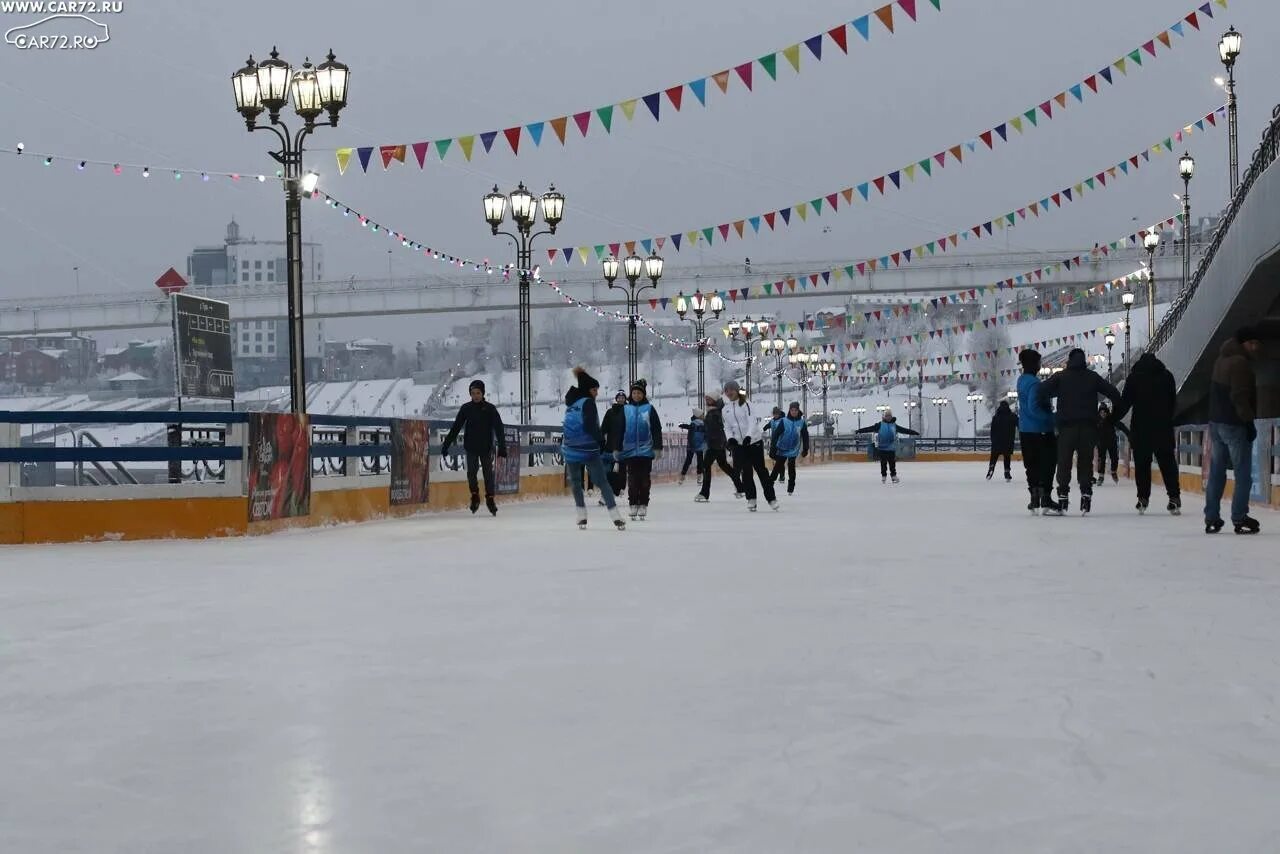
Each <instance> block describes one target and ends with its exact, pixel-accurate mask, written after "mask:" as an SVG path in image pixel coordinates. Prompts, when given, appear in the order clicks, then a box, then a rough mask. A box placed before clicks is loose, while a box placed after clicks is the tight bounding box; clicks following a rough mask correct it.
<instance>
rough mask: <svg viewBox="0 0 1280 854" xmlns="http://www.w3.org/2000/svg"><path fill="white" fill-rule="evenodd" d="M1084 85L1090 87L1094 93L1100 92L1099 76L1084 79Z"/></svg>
mask: <svg viewBox="0 0 1280 854" xmlns="http://www.w3.org/2000/svg"><path fill="white" fill-rule="evenodd" d="M1084 85H1086V86H1088V87H1089V88H1090V89H1092V90H1093V91H1094V92H1097V91H1098V75H1096V74H1090V75H1089V76H1088V77H1086V78H1085V79H1084Z"/></svg>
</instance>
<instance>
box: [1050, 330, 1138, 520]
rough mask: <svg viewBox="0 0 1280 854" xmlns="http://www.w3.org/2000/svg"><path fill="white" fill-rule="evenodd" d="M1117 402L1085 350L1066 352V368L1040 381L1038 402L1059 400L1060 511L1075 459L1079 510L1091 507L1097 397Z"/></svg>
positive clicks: (1112, 388)
mask: <svg viewBox="0 0 1280 854" xmlns="http://www.w3.org/2000/svg"><path fill="white" fill-rule="evenodd" d="M1099 395H1103V396H1105V397H1107V398H1109V399H1110V400H1111V402H1112V403H1119V402H1120V392H1118V391H1116V388H1115V386H1113V385H1112V384H1111V383H1109V382H1107V381H1106V380H1104V379H1103V378H1102V377H1100V376H1098V374H1097V373H1095V372H1094V371H1093V370H1091V369H1090V368H1089V365H1088V363H1087V362H1086V360H1085V356H1084V350H1081V349H1080V348H1079V347H1077V348H1075V349H1074V350H1072V351H1071V352H1070V353H1068V354H1067V367H1066V369H1065V370H1061V371H1058V372H1057V373H1056V374H1054V375H1053V376H1051V377H1049V379H1047V380H1045V381H1044V382H1043V383H1041V384H1040V389H1039V398H1040V403H1041V404H1043V405H1044V406H1045V407H1048V406H1049V401H1050V400H1052V399H1054V398H1057V399H1058V411H1057V414H1056V416H1055V421H1056V423H1057V426H1058V505H1059V506H1060V507H1061V508H1062V511H1063V512H1066V510H1067V504H1068V502H1069V500H1070V497H1071V465H1072V458H1073V457H1074V458H1075V468H1076V480H1077V483H1078V484H1079V485H1080V512H1081V513H1088V512H1089V511H1090V510H1091V509H1092V508H1093V451H1094V447H1095V446H1096V445H1097V441H1098V396H1099Z"/></svg>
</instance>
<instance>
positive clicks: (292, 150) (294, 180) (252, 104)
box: [231, 47, 351, 414]
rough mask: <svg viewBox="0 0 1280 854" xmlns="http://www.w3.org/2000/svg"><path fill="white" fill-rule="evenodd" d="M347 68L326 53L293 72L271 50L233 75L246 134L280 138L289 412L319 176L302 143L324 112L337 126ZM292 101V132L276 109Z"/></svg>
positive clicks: (303, 387) (299, 364) (295, 388)
mask: <svg viewBox="0 0 1280 854" xmlns="http://www.w3.org/2000/svg"><path fill="white" fill-rule="evenodd" d="M350 79H351V70H350V69H349V68H347V66H346V65H343V64H342V63H341V62H338V61H337V59H336V58H335V57H334V55H333V51H329V55H328V57H327V58H326V59H325V61H324V62H322V63H320V65H318V66H316V67H312V65H311V61H310V60H309V59H307V60H304V61H303V63H302V67H301V68H299V69H297V70H296V71H294V70H293V68H292V67H291V66H290V65H289V63H288V62H286V61H285V60H283V59H281V58H280V54H279V53H277V52H276V49H275V48H274V47H273V48H272V49H271V58H270V59H266V60H263V62H261V63H255V62H254V61H253V57H252V56H251V57H249V61H248V63H246V64H245V67H244V68H242V69H240V70H239V71H237V72H236V73H235V74H233V75H231V90H232V93H233V94H234V95H235V99H236V111H237V112H239V113H240V115H241V116H242V117H243V118H244V123H245V127H247V128H248V129H249V130H250V131H255V130H269V131H271V132H272V133H274V134H275V135H276V138H277V139H279V140H280V148H279V149H278V150H276V151H272V152H271V157H272V159H273V160H275V161H276V162H277V163H279V164H280V165H281V167H283V172H284V227H285V249H284V254H285V268H286V271H287V280H288V315H289V322H288V326H289V409H290V411H291V412H294V413H298V414H305V413H306V411H307V370H306V358H305V354H304V341H305V338H304V323H303V319H304V318H303V305H302V302H303V298H302V196H303V194H306V195H307V196H308V197H310V195H311V194H312V193H313V192H314V191H315V188H316V184H317V182H318V181H319V178H320V176H319V175H317V174H316V173H314V172H308V173H306V174H305V175H304V174H303V172H302V150H303V143H304V142H305V141H306V139H307V137H308V136H310V135H311V133H312V132H313V131H314V130H315V129H316V127H317V125H316V119H318V118H320V115H321V113H328V114H329V115H328V122H329V126H330V127H336V126H337V124H338V114H339V113H340V112H342V108H343V107H345V106H346V105H347V84H348V83H349V82H350ZM290 95H292V97H293V110H294V112H295V113H297V114H298V118H300V119H302V127H300V128H298V130H297V132H296V133H291V132H290V131H289V128H288V126H287V125H285V123H284V122H282V121H281V120H280V111H281V110H283V109H284V108H285V106H286V105H287V104H288V103H289V98H290ZM264 110H265V111H266V113H267V117H268V119H269V120H270V122H271V124H269V125H259V124H258V123H257V121H258V117H259V116H260V115H261V114H262V113H263V111H264Z"/></svg>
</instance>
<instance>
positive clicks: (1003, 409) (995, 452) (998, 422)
mask: <svg viewBox="0 0 1280 854" xmlns="http://www.w3.org/2000/svg"><path fill="white" fill-rule="evenodd" d="M1017 435H1018V416H1016V415H1014V414H1013V410H1012V409H1010V408H1009V401H1007V400H1002V401H1000V405H999V406H997V407H996V414H995V415H993V416H991V462H990V463H988V465H987V480H991V477H992V476H993V475H994V474H995V473H996V461H997V460H999V459H1000V458H1002V457H1003V458H1004V479H1005V480H1013V472H1011V471H1010V470H1009V466H1010V463H1011V461H1012V459H1013V443H1014V439H1015V438H1016V437H1017Z"/></svg>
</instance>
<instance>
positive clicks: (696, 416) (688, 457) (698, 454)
mask: <svg viewBox="0 0 1280 854" xmlns="http://www.w3.org/2000/svg"><path fill="white" fill-rule="evenodd" d="M680 429H681V430H686V431H688V433H689V443H688V445H687V446H686V448H685V452H684V465H683V466H682V467H681V469H680V482H681V483H684V479H685V477H687V476H688V474H689V464H690V463H692V462H693V461H694V460H697V461H698V468H697V470H696V471H697V474H698V478H699V479H701V478H702V465H703V456H704V455H705V454H706V451H707V425H706V422H704V421H703V420H702V410H700V409H695V410H693V416H692V417H691V418H690V419H689V423H688V424H681V425H680Z"/></svg>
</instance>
